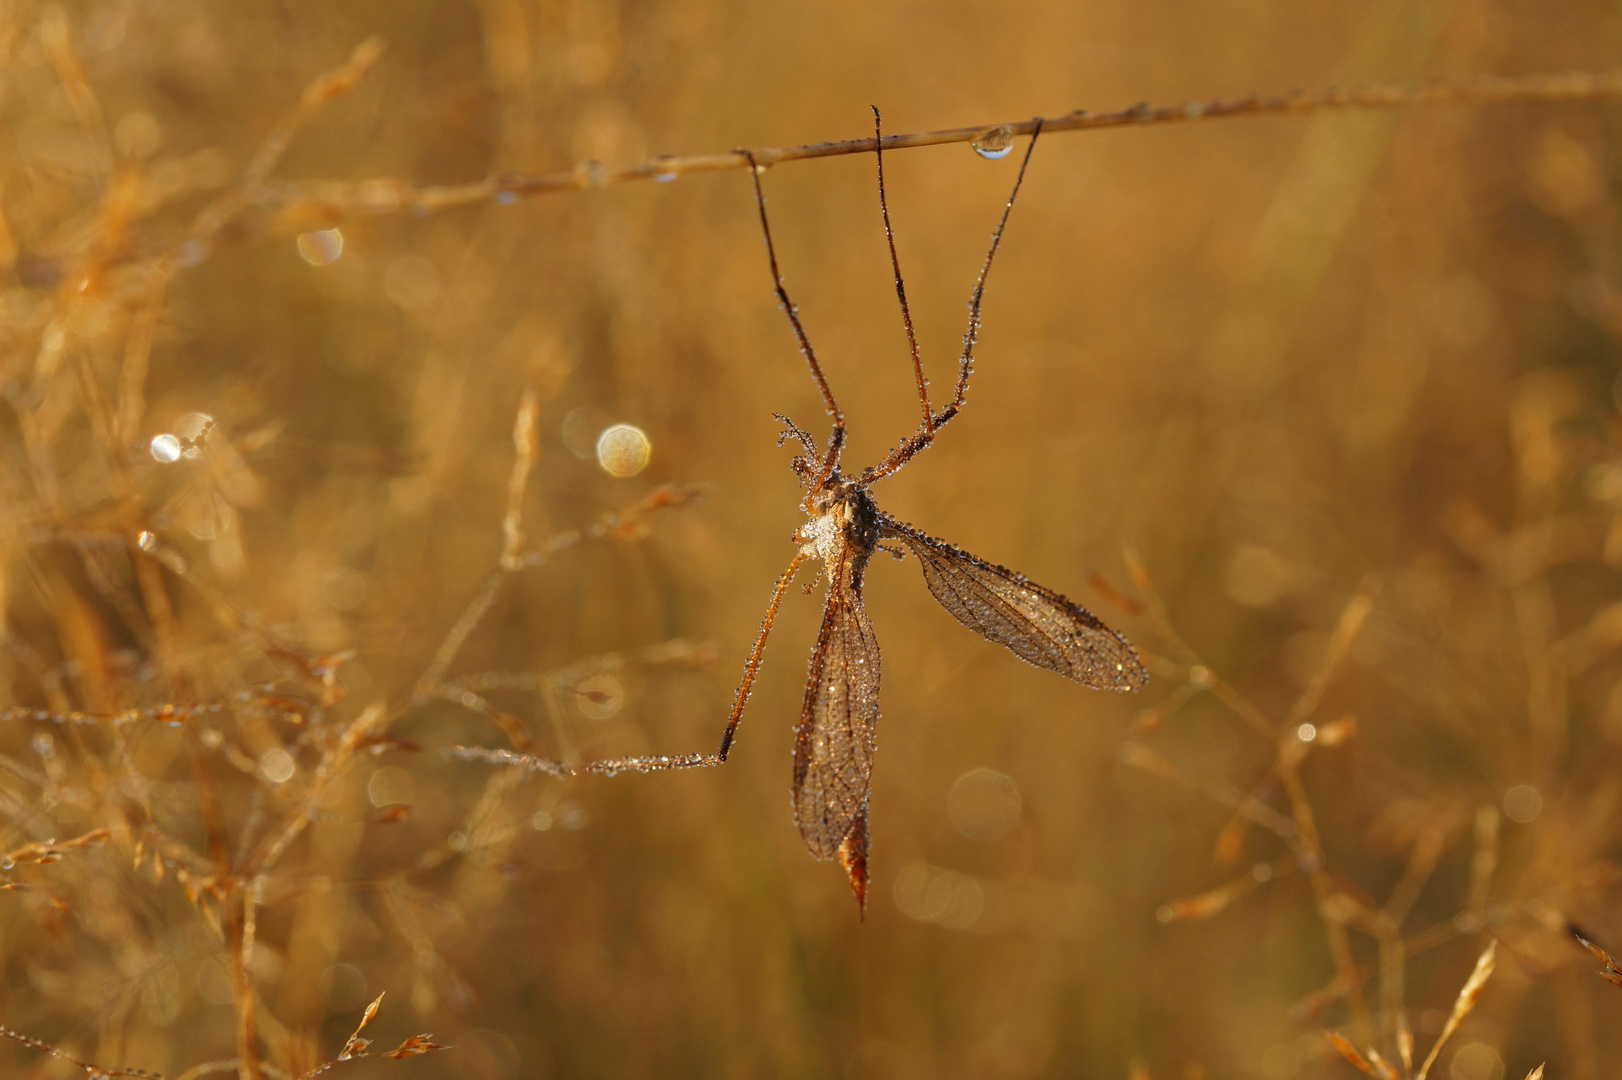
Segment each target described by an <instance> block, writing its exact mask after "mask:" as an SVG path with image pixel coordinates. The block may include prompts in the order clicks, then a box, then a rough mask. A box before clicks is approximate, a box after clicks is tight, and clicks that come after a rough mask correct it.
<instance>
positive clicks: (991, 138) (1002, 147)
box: [969, 124, 1014, 161]
mask: <svg viewBox="0 0 1622 1080" xmlns="http://www.w3.org/2000/svg"><path fill="white" fill-rule="evenodd" d="M969 145H970V146H972V147H974V152H975V153H976V154H979V155H980V156H981V157H983V158H985V159H986V160H987V161H997V160H998V159H1000V158H1005V157H1007V156H1008V152H1009V151H1010V150H1012V149H1013V148H1014V129H1013V128H1012V127H1010V126H1008V125H1007V124H999V125H998V126H996V127H994V128H987V129H986V130H984V131H982V132H981V133H980V135H979V137H978V138H976V139H975V140H974V141H973V142H972V143H970V144H969Z"/></svg>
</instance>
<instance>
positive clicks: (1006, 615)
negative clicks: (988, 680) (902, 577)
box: [879, 517, 1149, 690]
mask: <svg viewBox="0 0 1622 1080" xmlns="http://www.w3.org/2000/svg"><path fill="white" fill-rule="evenodd" d="M879 535H880V537H881V538H885V537H893V538H895V539H898V540H900V541H901V542H902V543H904V544H906V545H907V547H908V548H909V549H910V550H911V551H912V553H913V554H914V555H916V556H917V557H918V562H919V563H920V564H921V565H922V566H923V568H924V581H925V582H926V583H927V584H928V585H929V591H930V592H931V593H933V594H934V595H935V599H936V600H938V601H940V605H941V607H943V608H945V609H946V610H947V611H950V612H951V613H952V615H953V616H954V617H956V619H957V621H958V622H960V623H962V624H963V625H964V626H967V627H968V628H969V629H970V630H973V631H974V632H975V633H977V634H979V635H980V636H981V637H983V638H986V639H988V640H990V641H995V642H997V643H998V644H1000V645H1006V646H1007V647H1008V649H1009V651H1010V652H1012V653H1013V654H1014V655H1015V656H1017V657H1019V658H1020V659H1021V660H1026V661H1029V662H1030V663H1032V664H1035V665H1036V666H1037V667H1045V668H1047V669H1048V670H1049V671H1057V672H1058V673H1059V674H1060V675H1063V676H1064V677H1065V678H1067V679H1074V680H1075V681H1076V682H1079V683H1082V684H1084V685H1086V686H1091V687H1094V688H1096V689H1099V690H1137V689H1139V688H1140V687H1142V686H1143V684H1144V683H1145V682H1146V681H1147V680H1148V677H1149V675H1148V672H1146V671H1144V670H1143V664H1142V662H1140V661H1139V660H1138V654H1137V653H1136V652H1135V651H1133V648H1132V646H1131V645H1130V644H1128V643H1127V640H1126V638H1124V637H1122V636H1121V635H1120V634H1117V633H1116V632H1115V631H1113V630H1111V629H1110V628H1109V627H1107V626H1105V625H1104V624H1103V622H1102V621H1100V620H1099V619H1098V617H1097V616H1095V615H1094V614H1093V613H1092V612H1090V611H1088V610H1087V609H1086V608H1084V607H1082V606H1081V605H1079V604H1076V603H1074V602H1072V601H1070V600H1068V599H1066V598H1065V597H1063V596H1061V595H1060V594H1058V593H1056V592H1054V591H1053V590H1052V589H1045V588H1043V587H1042V586H1040V585H1038V584H1036V583H1035V582H1034V581H1030V580H1028V579H1027V578H1025V576H1024V575H1022V574H1016V573H1015V572H1014V571H1012V570H1007V569H1004V568H1003V567H1001V566H997V565H995V564H993V563H988V562H986V561H984V560H982V559H977V558H975V557H974V556H973V555H970V554H969V553H968V552H966V551H963V550H961V549H960V548H957V547H954V546H953V545H951V544H948V543H947V542H946V541H944V540H937V539H936V538H935V537H933V536H930V535H928V534H927V533H923V532H919V531H918V530H917V529H915V528H913V527H912V526H911V525H907V524H905V523H903V522H900V521H896V520H895V519H894V518H890V517H885V518H883V519H882V520H881V522H880V525H879Z"/></svg>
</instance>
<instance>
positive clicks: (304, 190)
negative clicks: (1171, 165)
mask: <svg viewBox="0 0 1622 1080" xmlns="http://www.w3.org/2000/svg"><path fill="white" fill-rule="evenodd" d="M1618 96H1622V73H1618V72H1606V73H1601V74H1595V73H1590V72H1571V73H1568V74H1562V75H1542V76H1530V77H1525V78H1511V79H1483V80H1480V81H1478V82H1476V83H1473V84H1456V85H1445V84H1443V85H1433V86H1421V87H1367V88H1363V89H1349V90H1342V89H1334V88H1331V89H1327V90H1321V91H1318V92H1316V93H1305V92H1301V91H1297V92H1295V93H1290V94H1272V95H1260V94H1251V95H1248V96H1246V97H1242V98H1236V99H1233V100H1216V101H1203V102H1201V101H1191V102H1187V103H1185V104H1181V105H1170V106H1159V107H1156V106H1150V105H1147V104H1138V105H1133V106H1131V107H1130V108H1126V109H1121V110H1119V111H1116V112H1105V113H1089V112H1087V111H1085V110H1077V111H1076V112H1073V113H1068V114H1066V115H1064V116H1059V117H1055V118H1052V119H1044V120H1043V127H1042V130H1043V132H1044V133H1048V132H1061V131H1091V130H1096V129H1102V128H1119V127H1137V126H1142V125H1149V124H1186V123H1191V122H1198V121H1203V120H1217V119H1224V118H1229V117H1239V116H1260V115H1268V114H1291V113H1295V114H1299V113H1312V112H1320V111H1324V110H1329V109H1399V108H1412V107H1417V106H1427V105H1487V104H1511V103H1552V102H1569V101H1587V100H1602V99H1607V98H1614V97H1618ZM1035 128H1036V121H1035V120H1015V121H1009V122H1007V123H1001V124H980V125H977V126H975V127H962V128H947V129H944V130H941V131H924V132H915V133H912V134H906V135H886V136H884V149H885V150H886V151H891V150H905V149H910V148H912V147H919V146H941V145H944V144H950V143H974V142H977V141H979V140H981V139H984V138H986V137H987V136H988V135H993V134H996V135H998V136H1002V137H1008V138H1013V137H1017V136H1023V135H1029V134H1031V132H1032V131H1034V130H1035ZM872 151H873V140H872V139H870V138H869V139H846V140H843V141H840V142H824V143H810V144H807V145H803V146H779V147H761V148H759V149H752V150H749V151H747V152H746V151H743V150H734V151H730V152H727V153H722V154H698V155H689V156H672V155H665V156H662V157H657V158H654V159H652V160H650V161H646V162H643V163H641V164H639V165H629V166H621V167H617V168H610V167H608V166H605V165H604V164H603V163H602V162H598V161H582V162H580V163H579V164H577V165H575V166H574V167H573V168H571V169H569V170H567V171H564V172H555V173H547V174H544V175H539V176H523V175H516V174H511V173H507V174H502V175H499V176H491V177H488V178H486V179H484V180H480V181H475V182H472V183H466V184H434V185H417V184H413V183H411V182H409V181H405V180H399V179H395V178H387V177H385V178H374V179H370V180H364V181H358V182H347V183H346V182H322V183H309V184H290V185H284V186H283V188H282V189H281V190H279V191H278V192H277V193H276V196H277V200H276V201H277V203H279V205H278V206H276V210H275V213H276V217H273V218H272V219H271V220H270V221H269V222H266V223H265V224H264V225H262V226H261V227H262V228H264V229H266V230H268V231H272V232H287V231H290V230H297V229H301V228H308V227H309V222H311V221H312V220H321V221H326V222H330V223H336V222H340V221H343V220H345V219H348V218H352V217H369V216H375V215H378V214H394V213H401V212H411V213H416V214H427V213H433V212H437V211H442V210H448V209H452V208H455V207H459V206H467V205H470V204H477V203H482V202H488V201H490V200H491V199H494V198H497V197H508V198H511V197H516V196H524V195H536V194H543V193H548V192H557V191H578V190H582V189H592V188H599V187H604V186H606V185H609V184H619V183H625V182H627V181H633V180H656V179H669V178H674V177H676V176H681V175H684V174H687V173H700V172H716V171H721V170H729V169H742V168H748V167H749V164H748V158H749V157H752V158H753V160H754V161H755V162H756V163H757V164H759V165H763V166H772V165H776V164H780V163H782V162H787V161H806V160H811V159H814V158H826V157H839V156H843V155H847V154H863V153H871V152H872ZM276 218H280V219H282V220H276Z"/></svg>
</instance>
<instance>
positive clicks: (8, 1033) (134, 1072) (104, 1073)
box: [0, 1027, 163, 1080]
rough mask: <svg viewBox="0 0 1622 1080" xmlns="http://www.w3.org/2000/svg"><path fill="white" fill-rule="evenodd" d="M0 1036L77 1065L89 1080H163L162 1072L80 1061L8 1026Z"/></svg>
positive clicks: (2, 1030) (0, 1031)
mask: <svg viewBox="0 0 1622 1080" xmlns="http://www.w3.org/2000/svg"><path fill="white" fill-rule="evenodd" d="M0 1038H7V1039H10V1040H11V1041H12V1042H15V1043H21V1044H22V1045H24V1046H26V1047H28V1048H30V1049H32V1050H38V1051H39V1052H40V1053H42V1054H49V1055H50V1056H51V1057H53V1058H56V1059H57V1060H59V1061H66V1062H68V1063H69V1064H71V1065H77V1066H78V1067H79V1068H81V1069H83V1070H84V1071H85V1072H86V1073H87V1074H88V1075H89V1076H90V1078H91V1080H100V1078H102V1077H115V1076H129V1077H135V1078H137V1080H163V1074H162V1073H155V1072H148V1071H147V1070H145V1069H117V1068H115V1069H109V1068H107V1067H106V1066H104V1065H96V1064H94V1063H92V1062H89V1061H80V1060H79V1059H78V1058H76V1057H74V1056H73V1055H71V1054H69V1053H67V1052H66V1051H64V1050H61V1049H59V1048H57V1047H55V1046H52V1045H51V1044H50V1043H48V1042H45V1041H43V1040H41V1039H35V1038H31V1037H29V1036H27V1035H24V1034H23V1033H22V1032H20V1031H13V1030H12V1029H11V1028H8V1027H0Z"/></svg>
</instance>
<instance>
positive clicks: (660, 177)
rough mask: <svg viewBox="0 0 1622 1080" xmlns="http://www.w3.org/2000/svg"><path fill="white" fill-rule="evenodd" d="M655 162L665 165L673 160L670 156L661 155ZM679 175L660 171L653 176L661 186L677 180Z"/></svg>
mask: <svg viewBox="0 0 1622 1080" xmlns="http://www.w3.org/2000/svg"><path fill="white" fill-rule="evenodd" d="M653 160H654V162H655V163H663V162H666V161H670V160H672V159H671V157H670V155H669V154H660V155H659V156H658V157H656V158H654V159H653ZM677 175H678V174H677V173H675V172H672V171H669V170H660V171H658V172H655V173H654V174H653V178H654V179H655V180H657V181H658V182H659V183H661V184H668V183H670V182H671V181H672V180H674V179H676V176H677Z"/></svg>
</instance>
